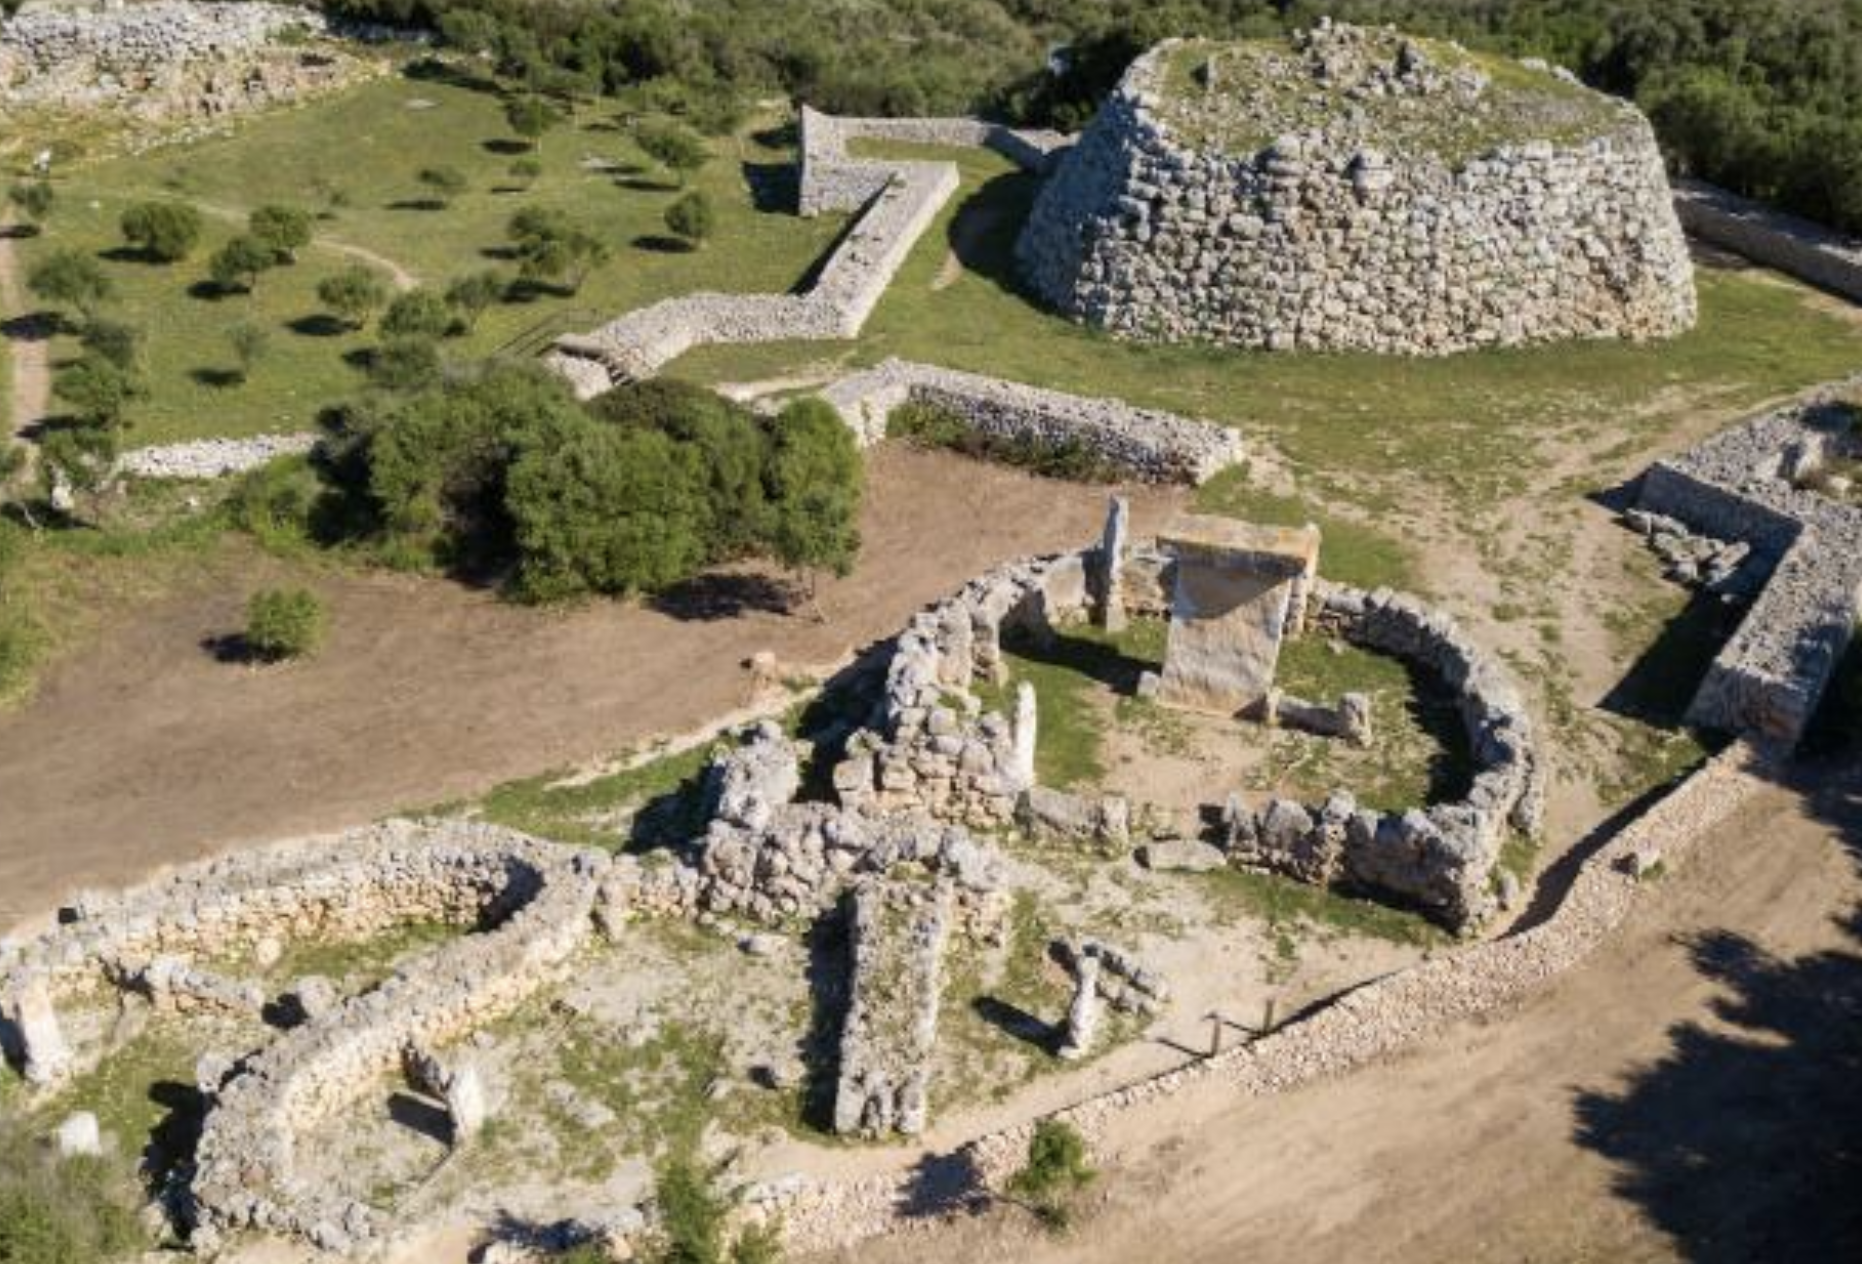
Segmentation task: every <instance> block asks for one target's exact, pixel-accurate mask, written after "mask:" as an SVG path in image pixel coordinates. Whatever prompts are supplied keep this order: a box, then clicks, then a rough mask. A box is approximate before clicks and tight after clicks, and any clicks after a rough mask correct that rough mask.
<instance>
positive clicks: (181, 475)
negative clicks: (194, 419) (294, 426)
mask: <svg viewBox="0 0 1862 1264" xmlns="http://www.w3.org/2000/svg"><path fill="white" fill-rule="evenodd" d="M316 446H317V434H316V432H315V431H302V432H299V433H297V434H265V435H254V436H252V437H251V438H250V439H197V440H195V441H193V442H191V443H169V444H161V445H158V446H155V447H148V448H131V449H130V450H129V451H128V452H125V453H124V454H123V456H122V459H121V460H119V461H118V462H117V465H116V469H117V473H119V474H126V475H128V476H129V477H131V478H153V479H211V478H224V477H225V476H227V475H228V474H243V473H245V472H246V471H248V470H256V469H258V468H259V467H260V466H262V465H269V464H271V462H273V461H275V460H277V459H278V458H279V457H281V456H300V455H302V454H303V453H306V452H309V451H310V450H311V449H312V448H314V447H316Z"/></svg>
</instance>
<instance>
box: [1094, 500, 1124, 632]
mask: <svg viewBox="0 0 1862 1264" xmlns="http://www.w3.org/2000/svg"><path fill="white" fill-rule="evenodd" d="M1130 532H1131V505H1130V504H1129V503H1128V502H1127V501H1126V500H1125V498H1124V497H1123V496H1114V497H1113V498H1112V503H1111V505H1110V506H1109V507H1108V509H1107V510H1106V529H1105V533H1104V534H1103V535H1102V536H1101V537H1100V539H1099V575H1098V580H1099V583H1098V588H1099V591H1098V594H1097V595H1098V598H1099V611H1098V614H1099V626H1100V627H1102V628H1104V629H1105V630H1106V631H1108V632H1122V631H1124V630H1125V592H1124V574H1125V550H1126V549H1127V547H1129V536H1130Z"/></svg>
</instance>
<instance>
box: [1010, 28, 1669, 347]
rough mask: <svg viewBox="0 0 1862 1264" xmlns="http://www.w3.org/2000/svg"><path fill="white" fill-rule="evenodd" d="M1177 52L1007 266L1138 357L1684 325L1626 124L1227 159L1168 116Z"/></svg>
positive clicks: (1599, 333) (1313, 139) (1056, 185)
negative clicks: (1498, 138)
mask: <svg viewBox="0 0 1862 1264" xmlns="http://www.w3.org/2000/svg"><path fill="white" fill-rule="evenodd" d="M1174 47H1175V42H1174V41H1173V42H1168V43H1166V44H1164V45H1161V46H1160V47H1159V48H1157V49H1154V50H1153V51H1152V52H1150V53H1148V54H1146V55H1145V56H1143V57H1141V58H1139V59H1138V60H1137V61H1136V62H1134V63H1133V65H1132V67H1131V69H1130V70H1129V71H1128V72H1127V74H1126V76H1125V79H1124V80H1123V81H1122V82H1121V84H1120V86H1119V88H1118V90H1117V91H1116V92H1115V93H1114V94H1113V96H1112V97H1111V98H1110V99H1109V100H1108V101H1107V103H1106V104H1105V106H1104V107H1103V108H1102V109H1101V110H1100V112H1099V115H1098V116H1097V118H1096V119H1095V120H1094V122H1093V123H1092V125H1091V126H1089V127H1088V128H1087V130H1086V131H1085V132H1084V133H1083V134H1082V136H1081V137H1080V140H1079V143H1078V144H1076V145H1075V146H1074V147H1073V148H1072V149H1071V150H1069V151H1068V152H1067V155H1066V157H1065V158H1064V159H1063V160H1062V161H1061V162H1060V163H1059V164H1058V167H1057V169H1056V171H1055V173H1054V175H1053V177H1052V178H1051V179H1050V180H1049V181H1048V182H1047V184H1046V185H1045V186H1044V187H1043V188H1042V190H1041V193H1040V195H1039V196H1038V197H1037V198H1036V200H1035V204H1034V208H1033V210H1032V212H1031V213H1030V215H1029V218H1028V222H1027V224H1026V226H1025V227H1024V229H1023V232H1022V236H1021V239H1020V241H1019V243H1018V244H1017V248H1016V253H1017V257H1018V259H1019V261H1020V263H1021V267H1022V273H1023V276H1024V277H1025V278H1026V279H1027V281H1028V282H1029V284H1030V285H1031V286H1032V288H1033V289H1034V290H1035V292H1036V293H1038V294H1040V295H1041V296H1042V297H1043V298H1045V299H1046V300H1047V301H1048V302H1050V303H1052V304H1053V305H1054V306H1056V307H1057V308H1059V309H1060V310H1061V311H1062V312H1064V313H1066V314H1068V315H1070V316H1072V317H1074V318H1076V319H1078V320H1081V321H1084V322H1086V323H1089V324H1092V325H1097V326H1100V327H1102V328H1105V329H1107V330H1109V331H1111V332H1112V333H1114V334H1115V335H1118V336H1120V337H1126V338H1133V339H1138V340H1142V341H1152V342H1190V341H1211V342H1218V343H1224V344H1228V345H1234V346H1244V347H1264V348H1268V349H1271V350H1355V351H1373V352H1382V353H1396V354H1410V355H1441V354H1447V353H1452V352H1457V351H1463V350H1468V349H1472V348H1476V347H1489V346H1514V345H1521V344H1526V343H1535V342H1545V341H1550V340H1555V339H1566V338H1596V337H1621V338H1635V339H1642V338H1659V337H1667V336H1671V335H1673V334H1677V333H1680V332H1682V331H1683V330H1686V329H1688V328H1690V327H1691V326H1692V325H1693V324H1694V321H1695V319H1696V315H1697V312H1696V298H1695V291H1694V282H1693V271H1692V264H1691V262H1690V260H1689V256H1688V251H1687V245H1686V241H1685V239H1684V237H1683V235H1682V232H1681V227H1680V224H1679V222H1678V221H1677V219H1676V216H1675V210H1674V207H1673V205H1672V203H1671V200H1670V196H1669V192H1668V185H1667V179H1666V176H1665V174H1664V171H1663V167H1662V160H1661V154H1660V151H1659V150H1658V148H1657V147H1656V143H1655V137H1654V133H1653V131H1652V130H1651V129H1650V127H1649V124H1648V122H1647V120H1646V119H1644V118H1643V117H1642V115H1641V114H1639V113H1637V112H1636V111H1635V109H1634V108H1633V107H1632V106H1628V105H1627V104H1624V105H1622V106H1621V108H1620V110H1619V111H1618V113H1619V115H1620V121H1618V122H1617V123H1616V124H1615V125H1614V126H1612V127H1611V128H1610V130H1608V132H1607V133H1605V134H1602V135H1598V136H1596V137H1594V138H1592V139H1590V140H1588V141H1585V142H1584V143H1582V144H1578V145H1574V146H1568V147H1556V146H1554V145H1552V144H1550V143H1546V142H1533V143H1529V144H1523V145H1518V146H1509V147H1503V148H1499V149H1496V150H1494V151H1493V152H1491V153H1489V154H1487V155H1485V156H1483V157H1480V158H1477V159H1475V160H1473V161H1471V162H1468V163H1467V164H1466V165H1465V166H1463V167H1461V168H1460V169H1459V170H1455V169H1451V168H1450V167H1449V166H1448V165H1447V164H1446V163H1445V162H1443V161H1442V160H1440V159H1439V158H1427V159H1422V158H1415V159H1402V160H1398V159H1392V158H1388V157H1386V156H1385V155H1383V154H1381V153H1377V152H1374V151H1371V150H1368V149H1360V148H1352V147H1350V146H1346V145H1342V144H1341V145H1337V146H1335V145H1334V144H1333V143H1331V142H1329V141H1328V139H1327V138H1326V137H1324V136H1322V135H1317V136H1305V137H1302V136H1288V137H1283V138H1281V139H1280V140H1278V141H1276V142H1274V143H1273V144H1272V145H1270V146H1268V147H1267V148H1265V149H1263V150H1261V151H1260V152H1259V153H1255V154H1247V155H1230V154H1225V153H1221V152H1217V151H1213V150H1201V149H1198V148H1195V147H1192V146H1190V145H1188V144H1185V143H1183V142H1181V141H1179V140H1178V139H1177V138H1175V137H1173V136H1172V135H1171V134H1170V132H1169V130H1168V128H1167V127H1166V126H1165V124H1164V123H1163V122H1162V121H1161V120H1160V119H1159V118H1158V116H1157V108H1158V105H1159V99H1160V96H1161V94H1162V93H1163V91H1164V87H1165V85H1164V72H1165V68H1166V66H1167V64H1168V60H1169V58H1170V56H1171V54H1172V51H1173V49H1174Z"/></svg>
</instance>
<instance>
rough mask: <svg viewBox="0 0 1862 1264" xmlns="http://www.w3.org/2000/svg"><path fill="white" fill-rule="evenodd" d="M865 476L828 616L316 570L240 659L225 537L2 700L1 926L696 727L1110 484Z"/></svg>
mask: <svg viewBox="0 0 1862 1264" xmlns="http://www.w3.org/2000/svg"><path fill="white" fill-rule="evenodd" d="M868 477H869V480H870V484H869V494H868V497H867V508H866V512H865V516H864V522H863V532H864V535H865V540H866V545H865V549H864V551H863V553H862V557H861V562H860V566H859V569H858V570H857V571H856V572H855V574H854V575H853V576H852V577H851V578H849V579H847V580H845V581H838V582H829V583H826V584H824V585H823V588H822V593H821V604H822V607H823V610H824V611H825V613H826V615H827V616H828V617H827V619H826V621H825V622H817V621H815V619H813V618H812V617H810V616H808V615H806V614H800V615H786V614H779V613H772V612H769V611H767V610H757V609H751V610H749V611H746V612H743V613H742V614H741V615H740V617H734V618H722V617H707V615H711V616H715V615H716V613H717V611H697V612H694V611H691V610H687V611H684V612H683V613H682V615H678V616H675V615H672V614H666V613H660V612H658V611H655V610H652V609H648V608H645V607H642V606H638V605H618V604H615V603H609V602H601V603H592V604H590V605H588V606H585V607H583V608H580V609H576V610H570V611H564V612H544V611H537V610H529V609H522V608H518V607H514V606H511V605H508V604H505V603H503V602H500V601H499V600H498V599H497V598H496V597H495V596H493V595H491V594H489V593H482V592H474V591H471V590H468V589H466V588H463V587H461V586H459V585H456V584H452V583H447V582H438V581H431V580H417V579H410V578H406V577H400V576H393V575H385V574H353V575H352V574H340V573H330V574H327V575H318V576H313V578H312V581H311V582H312V583H313V586H315V587H316V588H318V589H319V590H321V591H322V592H323V594H324V595H325V596H326V597H327V599H328V601H329V604H330V607H331V639H330V642H329V644H328V645H327V646H326V647H325V649H324V650H323V652H322V653H321V654H320V655H319V656H318V657H317V658H316V659H314V660H312V661H309V662H306V663H303V664H298V665H292V666H286V667H281V668H268V669H254V668H249V667H244V666H237V665H231V664H227V663H223V662H220V661H217V660H216V659H215V658H214V656H213V655H212V654H211V653H209V652H208V651H207V650H206V649H205V648H203V643H204V642H207V641H208V640H210V639H211V638H213V637H215V636H222V635H225V634H227V633H229V632H232V631H234V630H236V629H237V628H238V626H239V625H240V623H241V621H242V614H241V612H242V609H243V606H244V603H245V599H246V596H247V595H248V594H249V593H250V592H251V591H252V589H254V588H256V587H259V586H261V585H263V584H264V583H266V582H268V580H275V579H276V577H277V572H278V571H279V567H278V565H277V564H276V563H273V562H271V561H269V560H268V559H263V558H255V557H253V556H251V555H250V554H249V553H247V552H245V551H243V550H242V551H240V552H239V554H238V555H237V556H235V557H231V558H229V559H227V562H226V564H225V565H224V566H221V567H219V568H217V572H218V573H217V575H216V576H215V577H214V578H211V579H209V580H207V581H204V582H201V583H199V584H196V585H194V586H192V587H190V588H188V589H187V590H184V591H180V592H176V593H173V594H171V595H170V596H168V597H167V598H165V599H162V600H160V601H157V602H154V603H152V604H150V605H147V606H145V607H141V608H138V609H135V610H133V611H131V612H129V614H128V615H127V616H126V617H123V618H121V619H119V620H117V621H116V622H115V623H114V625H113V626H112V628H111V630H109V631H107V632H106V633H104V634H103V635H102V636H100V637H99V639H98V640H97V641H96V642H95V643H94V644H92V645H91V646H89V647H88V648H86V649H84V650H82V651H80V652H78V653H76V654H74V655H72V656H70V657H69V658H67V659H65V660H64V661H63V662H61V663H59V664H58V665H57V666H55V667H54V668H53V669H52V670H51V672H50V673H49V674H48V676H47V678H46V680H45V681H44V684H43V687H42V688H41V689H40V691H39V693H38V695H37V696H36V697H35V698H34V699H33V700H32V701H31V702H30V703H29V704H27V705H26V706H25V707H24V708H22V709H21V710H19V711H17V712H15V713H12V714H9V715H6V716H0V805H4V810H0V926H5V925H7V924H10V923H12V922H14V921H16V920H18V919H19V918H21V917H22V916H24V915H26V914H28V913H31V912H34V911H37V910H40V909H42V908H44V907H45V906H46V905H47V904H48V903H49V902H51V901H53V900H55V899H57V898H58V897H59V896H60V895H62V894H64V893H66V892H68V891H70V890H72V889H74V888H78V887H83V886H88V885H117V884H121V883H124V882H127V881H129V880H132V879H134V878H136V877H137V876H138V875H139V874H142V873H144V872H145V871H147V870H149V869H151V868H154V867H156V866H158V865H160V864H163V863H167V862H174V861H181V860H186V859H189V858H193V857H197V856H200V855H202V854H205V853H209V852H212V851H215V850H218V849H221V848H224V847H227V846H229V845H232V844H235V843H238V842H241V841H245V840H256V839H266V838H278V837H284V836H287V835H290V834H293V833H300V832H304V831H311V830H323V829H332V828H339V827H342V826H346V825H351V824H356V823H360V822H364V821H368V820H371V819H375V818H377V817H380V816H382V815H384V814H388V813H392V812H396V811H404V810H410V809H416V808H420V807H423V806H430V805H433V804H435V803H438V802H441V801H444V800H447V799H451V798H457V797H461V796H465V795H469V794H472V793H475V792H477V791H481V790H483V789H485V788H486V787H488V786H490V785H492V784H495V783H497V782H498V781H501V780H506V779H509V778H511V777H516V776H523V775H528V774H534V773H537V772H541V771H544V770H546V769H549V768H552V767H558V766H562V765H566V764H570V763H574V762H578V761H581V760H586V759H591V758H595V757H599V756H602V755H606V754H610V753H612V752H614V751H617V750H620V749H622V748H624V747H626V746H628V745H630V744H632V743H636V742H640V741H642V740H644V739H647V738H650V737H653V736H656V735H663V734H668V733H680V732H684V731H686V730H689V729H692V728H694V727H696V726H699V725H701V724H703V723H705V722H706V721H708V720H711V719H713V718H715V717H717V716H719V715H722V714H724V713H726V712H728V711H730V710H732V709H734V708H737V707H741V706H743V705H744V704H745V703H746V702H748V701H749V689H750V682H749V674H748V673H747V672H746V671H744V670H743V667H742V663H743V661H744V659H746V658H747V657H748V656H749V655H751V654H753V653H755V652H756V651H758V650H762V649H769V650H772V651H774V652H775V653H776V654H777V656H778V657H779V658H780V659H781V660H782V661H783V662H784V663H785V664H790V665H812V664H827V663H832V662H834V661H835V660H837V659H839V658H840V657H841V656H843V655H845V654H846V653H848V652H849V651H850V650H852V649H854V648H856V647H859V646H863V645H865V644H868V643H870V642H871V641H873V640H875V639H877V638H880V637H882V636H885V635H889V634H890V633H891V632H892V631H893V630H894V629H896V628H897V627H898V626H899V624H901V623H902V622H903V621H904V619H905V618H906V616H907V615H908V614H910V613H911V612H912V611H913V610H914V609H916V608H918V607H919V606H921V605H924V604H926V603H927V602H930V601H932V600H934V599H935V598H937V597H939V596H941V595H943V594H944V593H946V592H948V591H950V590H953V589H955V588H956V587H958V586H959V585H960V584H962V582H963V581H964V580H966V579H968V578H969V577H970V576H972V575H974V574H975V573H977V572H978V571H981V570H983V569H985V568H987V567H989V566H993V565H995V564H997V563H998V562H1000V561H1002V560H1004V559H1006V558H1010V557H1014V556H1016V555H1018V554H1023V553H1028V552H1034V551H1040V550H1049V549H1055V548H1059V547H1062V546H1075V545H1078V544H1080V543H1082V542H1085V541H1088V540H1091V539H1094V538H1096V537H1097V535H1098V532H1099V530H1100V527H1101V524H1102V521H1103V518H1104V512H1105V502H1106V495H1107V489H1104V488H1091V487H1080V486H1076V485H1069V484H1063V483H1057V482H1051V481H1040V480H1036V479H1033V478H1029V477H1027V476H1024V475H1021V474H1017V473H1014V472H1012V471H1008V470H1004V469H1001V468H997V467H993V466H988V465H983V464H980V463H977V462H973V461H966V460H962V459H959V458H956V457H951V456H945V455H939V454H930V453H922V452H914V451H911V450H908V449H904V448H901V447H894V446H891V445H887V446H886V447H883V448H881V449H879V450H877V451H876V452H875V453H873V454H872V457H871V460H870V463H869V466H868ZM1176 503H1178V497H1177V494H1176V493H1165V492H1148V491H1145V492H1139V493H1137V500H1136V502H1135V504H1134V511H1135V512H1136V514H1137V516H1138V520H1139V523H1140V524H1141V526H1148V525H1154V524H1155V523H1156V522H1157V521H1158V520H1159V518H1161V517H1162V516H1163V515H1164V514H1165V513H1166V512H1168V510H1169V508H1170V507H1171V506H1172V505H1174V504H1176ZM713 595H714V596H721V597H724V598H728V597H729V596H731V594H730V593H728V592H727V593H723V594H713ZM750 595H751V596H752V597H754V596H755V595H756V594H755V592H754V591H752V593H751V594H750ZM725 606H726V608H728V602H726V603H725Z"/></svg>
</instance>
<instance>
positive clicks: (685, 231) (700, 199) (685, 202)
mask: <svg viewBox="0 0 1862 1264" xmlns="http://www.w3.org/2000/svg"><path fill="white" fill-rule="evenodd" d="M716 224H717V216H716V214H715V213H714V212H713V211H712V209H711V199H710V198H708V197H706V196H705V195H704V194H703V193H701V192H699V191H697V190H693V191H692V192H690V193H687V194H684V195H683V196H681V197H680V198H679V199H678V200H677V201H675V202H674V203H673V204H672V205H671V206H669V207H667V208H666V227H667V228H668V229H669V230H670V231H671V232H673V233H674V234H675V235H676V236H678V238H679V239H680V240H681V241H684V242H685V243H686V244H687V245H690V246H692V247H694V248H697V247H699V246H702V245H704V244H705V242H706V241H707V240H709V239H710V237H711V233H712V229H713V228H714V227H716Z"/></svg>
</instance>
